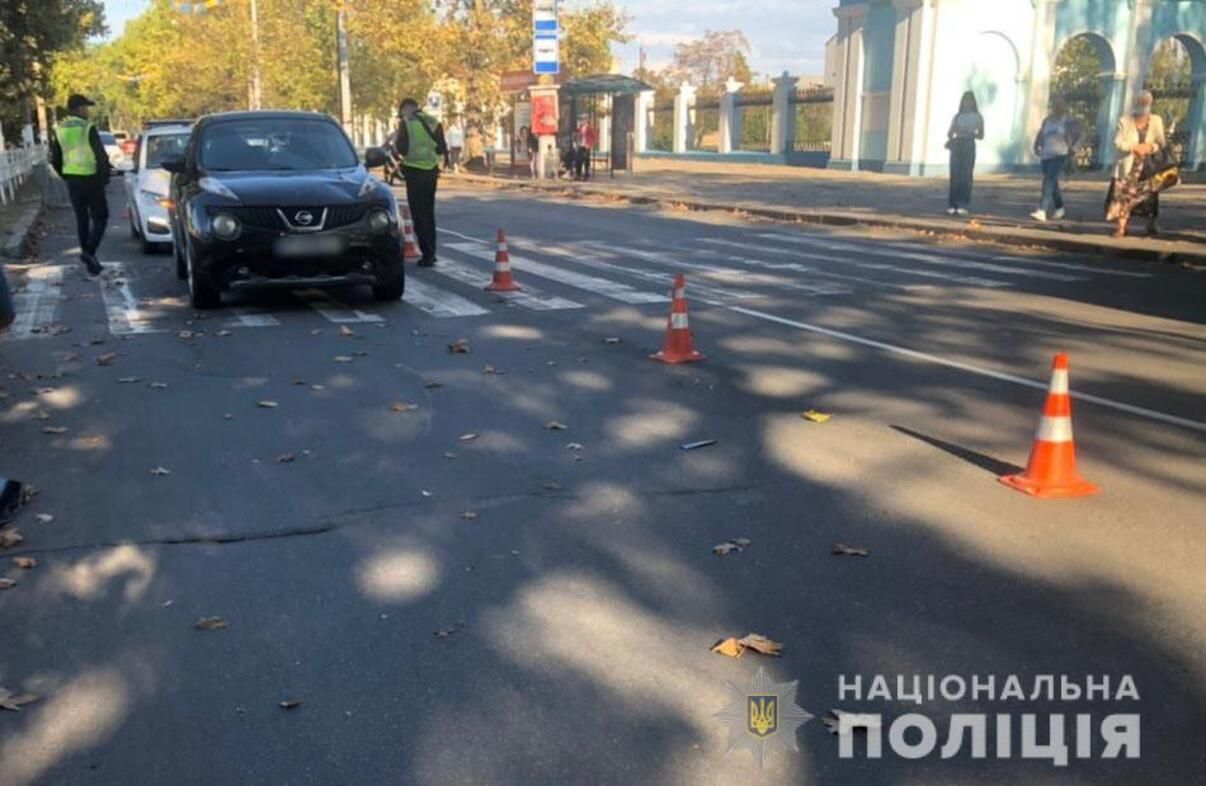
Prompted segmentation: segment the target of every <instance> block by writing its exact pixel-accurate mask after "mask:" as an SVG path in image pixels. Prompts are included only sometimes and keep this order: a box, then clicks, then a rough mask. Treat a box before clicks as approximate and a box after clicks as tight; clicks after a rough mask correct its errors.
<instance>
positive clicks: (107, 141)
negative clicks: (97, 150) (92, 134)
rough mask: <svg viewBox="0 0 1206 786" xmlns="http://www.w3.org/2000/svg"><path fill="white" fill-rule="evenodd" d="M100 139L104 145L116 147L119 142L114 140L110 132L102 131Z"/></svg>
mask: <svg viewBox="0 0 1206 786" xmlns="http://www.w3.org/2000/svg"><path fill="white" fill-rule="evenodd" d="M100 138H101V144H102V145H116V144H117V140H116V139H114V138H113V135H112V134H110V133H109V132H108V131H101V132H100Z"/></svg>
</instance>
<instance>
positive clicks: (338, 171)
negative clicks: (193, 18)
mask: <svg viewBox="0 0 1206 786" xmlns="http://www.w3.org/2000/svg"><path fill="white" fill-rule="evenodd" d="M384 162H385V154H384V152H383V151H382V150H381V149H380V148H369V149H368V150H366V151H365V156H364V161H363V163H362V162H361V161H360V159H359V158H358V156H357V155H356V150H355V148H353V147H352V144H351V142H350V141H349V139H348V137H347V134H345V133H344V131H343V128H341V127H340V126H339V124H338V123H336V122H335V121H334V120H333V119H332V118H330V117H328V116H326V115H322V114H315V113H310V112H276V111H265V112H230V113H223V114H215V115H207V116H206V117H203V118H201V119H200V120H198V121H197V124H196V125H195V126H194V127H193V133H192V137H191V139H190V141H189V145H188V148H187V149H186V150H185V153H184V155H183V156H180V157H175V158H171V159H168V160H166V161H164V162H163V167H164V168H165V169H167V170H168V171H169V172H171V173H172V188H171V200H172V207H171V220H172V231H173V237H174V238H175V242H174V251H175V256H176V273H177V275H178V276H179V277H180V278H182V279H187V280H188V285H189V296H190V300H191V303H192V305H193V307H194V308H216V307H218V306H220V305H221V293H222V292H224V291H229V290H237V289H250V288H257V287H285V288H308V287H316V286H317V287H327V286H347V285H356V284H367V285H369V286H371V287H372V289H373V296H374V297H375V298H376V299H378V300H398V299H399V298H401V297H402V291H403V289H404V287H405V279H404V277H403V276H404V274H403V270H402V237H401V232H400V230H399V227H398V209H397V202H396V201H395V199H394V195H393V192H391V191H390V189H389V187H388V186H386V185H385V184H384V183H382V182H381V181H379V180H377V179H376V178H375V177H373V176H371V175H370V174H369V173H368V169H370V168H373V167H377V166H381V165H382V164H383V163H384Z"/></svg>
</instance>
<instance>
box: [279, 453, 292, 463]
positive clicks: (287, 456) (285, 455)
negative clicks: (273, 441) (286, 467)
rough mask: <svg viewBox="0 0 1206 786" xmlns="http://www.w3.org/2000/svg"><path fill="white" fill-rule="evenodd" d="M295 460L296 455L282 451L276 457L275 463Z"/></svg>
mask: <svg viewBox="0 0 1206 786" xmlns="http://www.w3.org/2000/svg"><path fill="white" fill-rule="evenodd" d="M296 460H297V456H294V455H293V454H292V453H282V454H280V455H279V456H277V457H276V463H277V464H291V463H293V462H294V461H296Z"/></svg>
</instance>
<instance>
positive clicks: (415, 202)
mask: <svg viewBox="0 0 1206 786" xmlns="http://www.w3.org/2000/svg"><path fill="white" fill-rule="evenodd" d="M394 150H395V151H396V152H397V154H398V155H399V156H401V157H402V179H403V180H405V181H406V203H407V204H408V205H409V206H410V215H411V218H412V220H413V221H414V225H415V237H416V238H418V241H419V252H420V253H421V254H422V257H421V258H420V259H419V267H431V266H432V265H434V264H435V262H436V218H435V198H436V186H437V185H438V184H439V179H440V159H441V157H442V158H443V159H444V163H445V165H447V163H448V143H447V141H446V140H445V139H444V128H443V126H441V125H440V124H439V122H438V121H436V119H435V118H433V117H431V116H430V115H428V114H426V113H425V112H422V111H420V110H419V102H418V101H415V100H414V99H413V98H406V99H403V101H402V103H401V104H400V105H399V106H398V135H397V138H396V139H395V140H394Z"/></svg>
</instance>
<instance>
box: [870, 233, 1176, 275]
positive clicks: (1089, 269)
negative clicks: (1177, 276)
mask: <svg viewBox="0 0 1206 786" xmlns="http://www.w3.org/2000/svg"><path fill="white" fill-rule="evenodd" d="M876 244H877V245H881V246H886V247H887V248H896V249H901V250H904V251H922V252H933V251H934V250H935V249H934V248H933V247H931V246H926V245H923V244H921V243H908V242H905V241H886V240H885V241H876ZM941 251H942V255H943V256H946V257H950V258H951V259H970V260H973V261H987V262H1013V263H1015V264H1018V265H1022V266H1031V265H1033V266H1038V267H1051V268H1056V269H1058V270H1075V271H1078V272H1081V273H1097V274H1100V275H1103V276H1122V277H1124V278H1151V277H1152V274H1151V273H1137V272H1135V271H1133V270H1112V269H1110V268H1105V267H1101V266H1097V265H1078V264H1076V263H1074V262H1053V261H1051V260H1049V259H1035V258H1033V257H1023V256H1015V255H1010V254H993V255H987V254H981V253H978V252H976V251H970V250H966V249H962V248H951V247H949V246H943V247H941Z"/></svg>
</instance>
